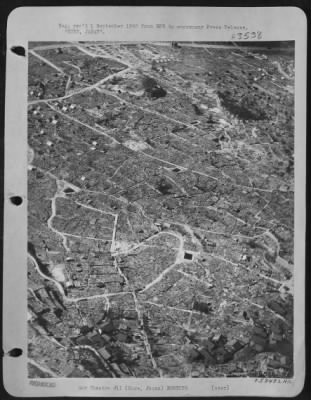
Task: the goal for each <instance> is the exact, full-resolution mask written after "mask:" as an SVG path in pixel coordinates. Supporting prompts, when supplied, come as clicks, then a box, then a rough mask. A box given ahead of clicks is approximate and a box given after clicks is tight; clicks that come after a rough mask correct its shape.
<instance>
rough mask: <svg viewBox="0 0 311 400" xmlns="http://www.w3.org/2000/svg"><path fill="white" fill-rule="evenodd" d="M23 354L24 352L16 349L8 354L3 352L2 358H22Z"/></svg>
mask: <svg viewBox="0 0 311 400" xmlns="http://www.w3.org/2000/svg"><path fill="white" fill-rule="evenodd" d="M22 354H23V350H22V349H19V348H18V347H15V348H14V349H11V350H9V351H8V352H7V353H5V352H4V351H2V356H9V357H20V356H21V355H22Z"/></svg>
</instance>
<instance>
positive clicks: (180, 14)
mask: <svg viewBox="0 0 311 400" xmlns="http://www.w3.org/2000/svg"><path fill="white" fill-rule="evenodd" d="M60 23H61V24H65V23H71V24H73V23H76V24H80V23H94V24H96V23H109V24H113V23H118V24H122V23H123V24H126V23H138V24H141V23H144V24H155V23H165V24H169V23H172V24H175V25H176V24H177V23H179V24H186V25H191V24H193V25H201V24H202V25H206V24H211V25H224V24H227V25H236V26H245V25H246V26H247V27H248V30H250V31H262V32H263V38H262V39H261V40H263V41H270V40H273V41H277V40H295V241H294V245H295V277H294V282H295V296H294V299H295V300H294V333H295V334H294V371H295V372H294V373H295V377H294V378H293V379H291V380H290V382H291V383H284V384H282V383H275V384H272V383H260V384H258V383H257V384H256V383H254V381H255V378H227V379H223V378H219V379H211V378H195V379H194V378H183V379H180V378H169V379H167V378H166V379H159V378H153V379H147V378H145V379H138V378H130V379H123V378H122V379H121V378H118V379H111V378H104V379H99V378H96V379H87V383H86V385H88V386H91V385H92V384H95V385H97V386H100V385H103V386H104V385H110V386H112V387H113V386H115V385H123V387H124V386H125V385H126V384H129V385H136V386H141V387H142V388H144V387H145V385H146V384H150V385H163V387H164V388H165V387H166V385H167V384H169V385H187V386H188V388H189V390H188V391H187V392H180V391H167V390H162V391H156V392H150V393H148V392H147V393H146V391H144V390H143V391H135V392H129V391H125V390H122V391H121V392H120V391H114V390H112V391H104V390H98V391H96V390H93V391H92V390H87V391H81V390H79V388H78V387H79V383H81V379H77V378H70V379H69V378H58V379H52V378H48V379H47V378H46V379H44V382H50V383H52V384H54V383H55V386H54V387H53V386H52V387H42V386H32V385H30V384H29V381H31V380H30V379H28V378H27V357H26V355H27V326H26V325H27V322H26V316H27V312H26V310H27V272H26V270H27V106H26V104H27V79H28V74H27V65H28V58H27V57H19V56H16V55H15V54H13V53H12V52H11V51H10V50H9V49H10V48H11V47H12V46H17V45H18V46H23V47H25V49H27V48H28V42H29V41H61V40H62V41H63V40H66V41H78V40H88V41H92V40H98V41H118V40H121V41H124V40H128V41H141V39H142V38H143V39H144V41H168V40H169V41H172V40H176V41H181V40H183V41H188V40H190V41H228V40H229V41H230V40H231V33H232V31H230V30H224V29H223V30H204V31H195V30H182V31H177V32H176V30H174V31H172V30H170V31H167V30H165V29H162V30H159V29H148V30H133V31H131V30H130V31H126V34H125V32H124V31H122V30H113V29H108V30H107V31H106V32H105V33H104V34H100V35H98V34H97V35H88V36H87V37H83V36H81V35H66V34H65V33H64V31H63V30H61V29H59V25H58V24H60ZM306 32H307V20H306V16H305V14H304V13H303V11H301V10H300V9H299V8H296V7H269V8H267V7H262V8H257V7H256V8H255V7H243V8H237V7H232V8H228V7H226V8H223V7H197V8H196V7H162V8H161V7H22V8H17V9H15V10H14V11H13V12H12V13H11V14H10V15H9V18H8V27H7V49H8V51H7V68H6V104H5V106H6V111H5V190H4V195H5V202H4V207H5V216H4V228H5V229H4V288H3V296H4V298H3V349H4V352H7V351H8V350H10V349H11V348H15V347H20V348H22V349H23V350H24V352H23V355H22V356H21V357H18V358H13V357H8V356H5V357H4V358H3V360H4V361H3V372H4V373H3V377H4V385H5V389H6V390H7V391H8V392H9V393H10V394H12V395H14V396H69V395H70V396H109V397H113V396H115V397H120V396H127V397H129V396H135V397H141V396H148V395H149V396H176V397H180V396H190V395H191V396H224V395H229V396H245V395H257V396H258V395H260V396H280V397H282V396H283V397H290V396H295V395H297V394H298V393H299V392H300V391H301V389H302V387H303V383H304V377H305V347H304V310H305V304H304V288H305V271H304V268H305V219H306V214H305V208H306V204H305V177H306ZM12 195H20V196H22V197H23V199H24V202H23V204H22V205H21V206H19V207H16V206H14V205H12V204H11V202H10V201H9V198H10V196H12ZM36 381H38V382H39V381H40V382H41V381H43V380H36ZM83 382H85V379H84V380H83ZM227 384H229V389H228V390H226V391H214V390H212V385H217V386H218V385H224V386H225V385H227Z"/></svg>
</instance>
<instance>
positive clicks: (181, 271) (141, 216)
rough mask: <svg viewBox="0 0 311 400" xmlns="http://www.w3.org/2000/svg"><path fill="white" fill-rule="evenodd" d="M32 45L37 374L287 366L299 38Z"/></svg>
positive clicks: (156, 373)
mask: <svg viewBox="0 0 311 400" xmlns="http://www.w3.org/2000/svg"><path fill="white" fill-rule="evenodd" d="M141 39H143V37H142V38H141ZM28 45H29V48H28V105H27V107H28V171H27V174H28V228H27V229H28V253H27V254H28V258H27V268H28V271H27V273H28V291H27V293H28V300H27V302H28V316H27V320H28V350H27V363H28V377H29V378H33V379H35V378H65V377H66V378H78V377H79V378H80V377H84V378H223V377H238V378H243V377H245V378H248V377H253V378H254V377H256V378H259V377H267V378H282V379H285V378H292V377H293V376H294V370H293V334H294V332H293V327H294V322H293V307H294V291H293V290H294V194H295V190H294V150H295V149H294V126H295V125H294V117H295V115H294V94H295V82H294V75H295V65H294V61H295V42H294V41H271V42H263V41H257V42H252V41H248V42H229V41H228V42H202V41H201V42H182V41H181V42H176V41H175V42H169V41H167V42H143V41H141V42H112V41H107V42H103V41H91V42H87V41H83V42H82V41H80V42H78V41H76V42H65V41H63V42H60V41H59V42H39V41H38V42H29V43H28Z"/></svg>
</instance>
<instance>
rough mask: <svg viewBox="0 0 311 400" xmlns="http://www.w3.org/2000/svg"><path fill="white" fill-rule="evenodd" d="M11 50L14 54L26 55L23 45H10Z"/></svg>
mask: <svg viewBox="0 0 311 400" xmlns="http://www.w3.org/2000/svg"><path fill="white" fill-rule="evenodd" d="M11 51H12V53H14V54H16V55H17V56H21V57H25V56H26V50H25V47H23V46H12V47H11Z"/></svg>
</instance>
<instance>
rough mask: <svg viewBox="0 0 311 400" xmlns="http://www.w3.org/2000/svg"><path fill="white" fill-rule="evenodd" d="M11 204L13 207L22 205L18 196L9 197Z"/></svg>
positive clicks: (21, 200)
mask: <svg viewBox="0 0 311 400" xmlns="http://www.w3.org/2000/svg"><path fill="white" fill-rule="evenodd" d="M10 200H11V203H12V204H14V205H15V206H20V205H21V204H23V199H22V198H21V197H20V196H12V197H10Z"/></svg>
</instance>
